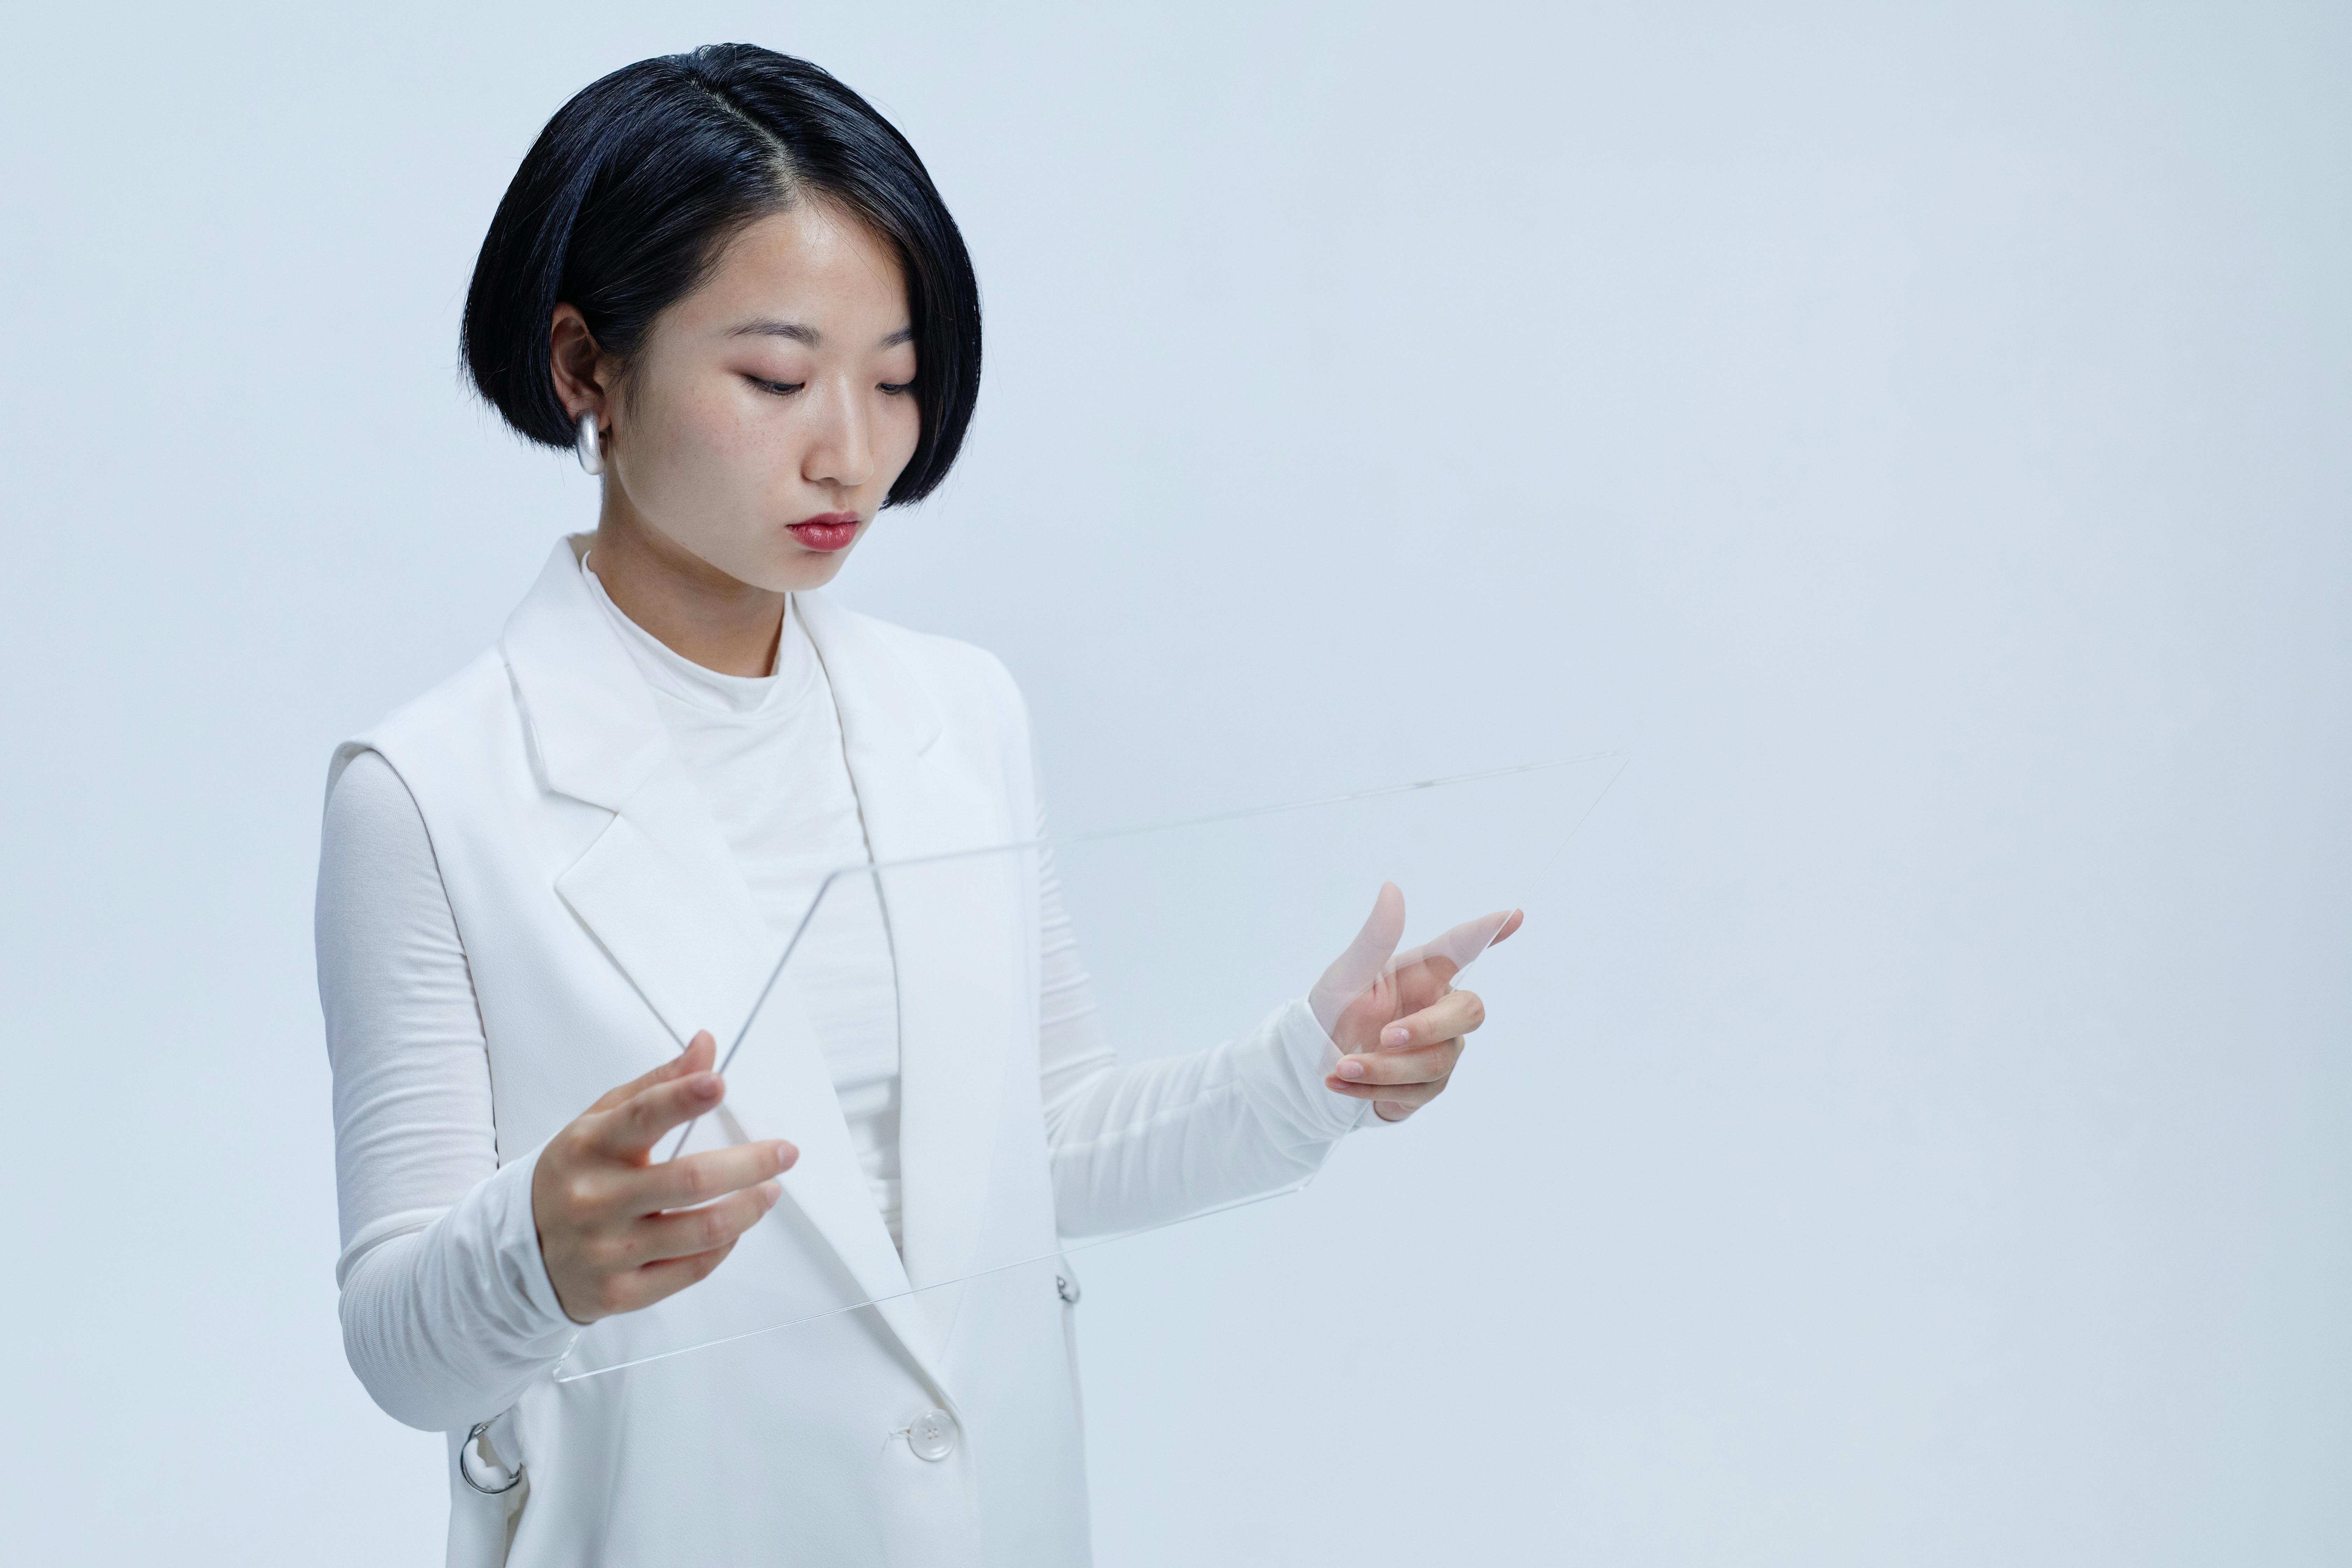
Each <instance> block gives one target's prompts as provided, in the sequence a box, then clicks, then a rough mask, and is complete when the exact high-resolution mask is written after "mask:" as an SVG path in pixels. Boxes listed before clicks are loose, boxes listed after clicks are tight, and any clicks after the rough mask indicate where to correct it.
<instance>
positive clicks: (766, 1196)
mask: <svg viewBox="0 0 2352 1568" xmlns="http://www.w3.org/2000/svg"><path fill="white" fill-rule="evenodd" d="M783 1195H784V1189H783V1188H782V1187H780V1186H778V1185H776V1184H775V1183H773V1182H768V1183H765V1184H762V1185H761V1188H760V1212H761V1214H765V1213H767V1212H768V1211H769V1210H770V1209H772V1208H774V1207H775V1206H776V1200H777V1199H778V1198H780V1197H782V1196H783Z"/></svg>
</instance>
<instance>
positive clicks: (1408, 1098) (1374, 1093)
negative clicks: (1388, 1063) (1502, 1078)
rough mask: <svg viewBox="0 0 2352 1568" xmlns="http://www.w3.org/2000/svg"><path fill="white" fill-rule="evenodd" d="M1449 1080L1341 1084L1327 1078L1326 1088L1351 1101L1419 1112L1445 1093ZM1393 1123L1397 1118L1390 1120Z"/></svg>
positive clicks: (1324, 1081) (1324, 1082)
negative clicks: (1395, 1106) (1369, 1102)
mask: <svg viewBox="0 0 2352 1568" xmlns="http://www.w3.org/2000/svg"><path fill="white" fill-rule="evenodd" d="M1448 1081H1449V1080H1447V1079H1442V1078H1441V1079H1437V1080H1436V1081H1435V1082H1433V1083H1341V1082H1340V1081H1339V1079H1330V1078H1327V1079H1324V1080H1323V1085H1324V1087H1325V1088H1327V1089H1329V1090H1330V1091H1331V1092H1332V1093H1334V1094H1339V1095H1344V1096H1346V1097H1347V1098H1348V1099H1349V1100H1372V1101H1374V1102H1375V1103H1377V1104H1381V1105H1390V1106H1394V1105H1402V1106H1403V1107H1404V1108H1405V1109H1406V1110H1420V1109H1421V1108H1422V1107H1423V1106H1424V1105H1427V1104H1428V1103H1429V1102H1430V1101H1431V1100H1435V1099H1436V1098H1437V1097H1438V1096H1439V1095H1441V1094H1444V1092H1445V1085H1446V1083H1447V1082H1448ZM1389 1120H1390V1121H1395V1120H1396V1118H1395V1117H1393V1116H1391V1117H1390V1118H1389Z"/></svg>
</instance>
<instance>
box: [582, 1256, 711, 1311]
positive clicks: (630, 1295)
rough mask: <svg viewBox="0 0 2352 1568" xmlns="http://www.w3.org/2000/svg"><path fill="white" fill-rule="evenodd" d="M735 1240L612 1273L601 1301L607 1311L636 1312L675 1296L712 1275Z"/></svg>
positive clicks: (606, 1281) (607, 1279)
mask: <svg viewBox="0 0 2352 1568" xmlns="http://www.w3.org/2000/svg"><path fill="white" fill-rule="evenodd" d="M734 1250H735V1244H734V1243H733V1242H731V1241H730V1242H729V1243H728V1244H727V1245H726V1246H724V1247H713V1248H711V1249H710V1250H709V1252H700V1253H697V1254H695V1256H693V1257H692V1258H663V1259H661V1260H660V1261H658V1262H655V1263H648V1264H646V1265H645V1266H644V1267H643V1268H630V1269H625V1270H623V1271H622V1272H621V1273H618V1274H614V1275H609V1276H607V1277H606V1279H605V1281H604V1290H603V1293H602V1302H603V1306H604V1311H605V1312H607V1313H608V1314H609V1313H616V1312H634V1311H635V1310H637V1309H638V1308H640V1307H650V1306H652V1305H653V1304H654V1303H655V1302H656V1301H658V1300H661V1299H662V1298H663V1297H665V1296H675V1295H677V1293H678V1292H679V1291H680V1290H683V1289H686V1288H687V1287H688V1285H693V1284H697V1283H698V1282H700V1281H701V1280H704V1279H709V1278H710V1274H711V1271H712V1270H713V1269H715V1268H718V1267H719V1265H720V1264H722V1263H724V1262H726V1261H727V1255H728V1254H729V1253H731V1252H733V1251H734Z"/></svg>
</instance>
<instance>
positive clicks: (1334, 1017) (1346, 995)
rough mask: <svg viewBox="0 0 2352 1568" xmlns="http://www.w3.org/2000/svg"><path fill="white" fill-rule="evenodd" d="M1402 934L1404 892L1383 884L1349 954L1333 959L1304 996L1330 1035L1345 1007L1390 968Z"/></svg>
mask: <svg viewBox="0 0 2352 1568" xmlns="http://www.w3.org/2000/svg"><path fill="white" fill-rule="evenodd" d="M1403 935H1404V892H1403V890H1402V889H1400V888H1399V887H1398V886H1397V885H1396V884H1395V883H1394V882H1382V883H1381V890H1380V893H1379V896H1378V897H1376V898H1374V899H1373V900H1372V912H1371V915H1370V918H1368V919H1367V920H1366V921H1364V929H1363V930H1361V931H1358V932H1357V933H1356V940H1355V941H1353V942H1349V944H1348V951H1347V952H1343V953H1341V954H1340V955H1339V957H1338V958H1336V959H1334V960H1333V961H1332V963H1331V967H1330V968H1328V969H1327V970H1325V971H1324V972H1323V978H1322V979H1320V980H1318V981H1317V982H1316V983H1315V989H1314V990H1312V991H1309V992H1308V993H1307V1006H1308V1007H1310V1008H1312V1009H1313V1010H1314V1013H1315V1021H1316V1022H1317V1023H1318V1024H1320V1025H1322V1026H1323V1032H1324V1033H1325V1034H1327V1035H1328V1034H1329V1033H1330V1032H1331V1029H1332V1026H1334V1025H1336V1024H1338V1023H1339V1015H1340V1014H1341V1013H1344V1012H1346V1011H1347V1009H1348V1004H1349V1003H1350V1002H1353V1001H1354V1000H1355V999H1356V998H1357V997H1359V996H1361V995H1362V994H1364V993H1365V992H1367V991H1369V990H1370V989H1371V988H1372V986H1373V984H1375V983H1376V982H1377V981H1379V979H1380V977H1381V975H1382V974H1383V973H1386V972H1387V970H1388V966H1389V954H1391V953H1392V952H1395V951H1396V944H1397V939H1398V938H1400V937H1402V936H1403Z"/></svg>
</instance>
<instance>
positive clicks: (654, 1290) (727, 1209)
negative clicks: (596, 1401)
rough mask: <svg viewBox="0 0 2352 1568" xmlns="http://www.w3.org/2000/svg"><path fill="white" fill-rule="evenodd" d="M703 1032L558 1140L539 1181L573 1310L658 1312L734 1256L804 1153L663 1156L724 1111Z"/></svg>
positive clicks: (535, 1193)
mask: <svg viewBox="0 0 2352 1568" xmlns="http://www.w3.org/2000/svg"><path fill="white" fill-rule="evenodd" d="M717 1052H718V1047H717V1045H716V1043H715V1042H714V1041H713V1040H712V1039H711V1037H710V1034H709V1031H708V1030H705V1031H704V1032H702V1033H701V1034H698V1035H697V1036H695V1037H694V1038H693V1039H692V1040H690V1041H688V1044H687V1047H686V1049H685V1050H684V1051H683V1052H681V1053H680V1054H679V1055H678V1056H677V1058H676V1059H674V1060H672V1061H669V1062H666V1063H664V1064H663V1065H662V1066H660V1067H657V1068H655V1069H654V1070H653V1071H651V1072H649V1073H647V1074H646V1076H645V1077H643V1078H641V1079H637V1080H636V1081H635V1082H634V1083H625V1084H623V1085H621V1087H620V1088H618V1089H614V1090H612V1091H611V1092H610V1093H608V1094H606V1095H605V1096H604V1098H603V1099H602V1100H598V1101H597V1102H596V1103H595V1104H593V1105H592V1106H590V1107H589V1108H588V1109H587V1110H586V1111H584V1112H583V1113H582V1115H581V1116H580V1117H579V1119H578V1120H577V1121H573V1122H572V1124H571V1125H570V1126H568V1127H566V1128H564V1130H563V1131H561V1132H558V1133H557V1134H556V1135H555V1136H554V1137H553V1138H551V1139H549V1140H548V1142H547V1146H546V1147H545V1148H543V1149H541V1151H540V1152H539V1164H538V1167H537V1168H536V1169H535V1170H533V1171H532V1172H531V1176H530V1212H531V1218H532V1219H533V1220H534V1221H535V1222H536V1223H537V1225H538V1226H539V1254H540V1257H541V1258H543V1259H544V1260H545V1261H546V1264H547V1278H548V1279H549V1280H550V1281H551V1282H552V1283H553V1285H554V1286H555V1299H556V1300H557V1301H558V1302H560V1303H561V1304H562V1308H563V1311H564V1315H565V1316H567V1317H569V1318H570V1319H571V1320H572V1321H573V1322H575V1323H593V1322H594V1321H596V1320H597V1319H599V1318H609V1317H611V1316H613V1315H614V1313H616V1312H634V1311H635V1310H637V1309H638V1308H640V1307H650V1306H652V1305H653V1304H654V1303H655V1302H656V1301H658V1300H661V1299H662V1298H663V1297H665V1296H670V1295H675V1294H676V1293H677V1292H678V1291H680V1290H683V1289H686V1288H687V1287H688V1285H691V1284H693V1283H695V1282H696V1281H697V1280H698V1279H705V1278H707V1277H708V1276H709V1273H710V1271H711V1270H712V1269H714V1268H718V1267H719V1265H720V1264H721V1263H724V1262H725V1261H726V1260H727V1255H728V1254H729V1253H730V1252H732V1251H734V1250H735V1242H736V1239H737V1238H738V1237H740V1236H741V1235H742V1234H743V1233H744V1232H745V1231H747V1230H749V1229H751V1226H754V1225H756V1224H758V1223H759V1220H760V1217H761V1215H765V1214H766V1213H767V1212H768V1210H769V1209H771V1208H772V1207H774V1206H775V1202H776V1199H777V1198H779V1197H781V1196H782V1194H783V1189H782V1188H781V1187H779V1186H778V1185H777V1184H776V1183H775V1178H776V1177H777V1176H778V1175H780V1174H782V1173H784V1172H786V1171H789V1170H791V1169H792V1168H793V1161H795V1160H797V1159H799V1158H800V1151H799V1150H798V1149H795V1148H793V1146H792V1145H791V1144H790V1143H787V1142H783V1141H782V1139H771V1140H768V1141H765V1142H758V1143H739V1144H737V1145H736V1146H735V1147H734V1148H731V1149H718V1150H713V1151H711V1152H708V1153H702V1154H688V1155H687V1156H686V1157H684V1158H683V1159H677V1160H669V1161H666V1162H664V1163H659V1164H656V1163H653V1151H654V1145H655V1144H656V1142H659V1141H660V1140H661V1136H662V1134H664V1133H665V1132H667V1131H669V1130H670V1129H671V1128H673V1127H677V1126H678V1125H680V1124H681V1123H684V1122H688V1121H692V1120H694V1118H696V1117H698V1116H700V1115H702V1114H703V1113H704V1112H705V1111H708V1110H715V1109H716V1108H717V1107H718V1104H719V1101H720V1100H723V1099H725V1098H726V1094H727V1086H726V1084H725V1082H724V1081H723V1080H722V1079H720V1078H719V1075H718V1074H717V1073H715V1072H713V1071H711V1070H710V1067H711V1063H712V1061H713V1059H714V1058H715V1057H716V1056H717Z"/></svg>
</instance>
